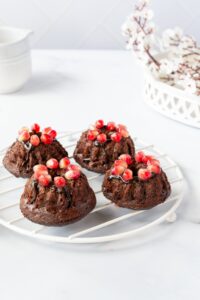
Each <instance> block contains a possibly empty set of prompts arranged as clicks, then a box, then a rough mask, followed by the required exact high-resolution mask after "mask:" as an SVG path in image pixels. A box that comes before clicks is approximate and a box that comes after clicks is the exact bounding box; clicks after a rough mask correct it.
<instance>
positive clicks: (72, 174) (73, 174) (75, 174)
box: [65, 170, 81, 180]
mask: <svg viewBox="0 0 200 300" xmlns="http://www.w3.org/2000/svg"><path fill="white" fill-rule="evenodd" d="M80 175H81V173H80V171H77V170H69V171H67V172H66V173H65V178H66V179H67V180H72V179H78V178H79V177H80Z"/></svg>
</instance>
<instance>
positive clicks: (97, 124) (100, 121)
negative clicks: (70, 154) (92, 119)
mask: <svg viewBox="0 0 200 300" xmlns="http://www.w3.org/2000/svg"><path fill="white" fill-rule="evenodd" d="M95 126H96V128H98V129H101V128H102V127H103V126H104V121H103V120H98V121H96V123H95Z"/></svg>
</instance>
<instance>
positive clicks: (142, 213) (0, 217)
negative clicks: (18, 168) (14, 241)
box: [0, 131, 183, 243]
mask: <svg viewBox="0 0 200 300" xmlns="http://www.w3.org/2000/svg"><path fill="white" fill-rule="evenodd" d="M79 135H80V131H79V132H63V133H60V134H59V137H58V140H60V141H61V142H62V143H63V145H64V146H65V148H66V149H67V151H68V153H69V155H70V156H71V159H72V160H73V157H72V154H73V150H74V147H75V145H76V142H77V139H78V138H79ZM134 141H135V145H136V149H137V151H138V150H144V151H145V152H148V153H149V154H153V155H154V156H156V157H157V158H158V159H159V160H160V162H161V165H162V168H163V169H164V171H165V172H166V173H167V176H168V178H169V181H170V184H171V187H172V193H171V196H170V197H169V198H168V199H167V200H166V202H165V203H163V204H160V205H158V206H156V207H154V208H152V209H150V210H139V211H133V210H128V209H124V208H119V207H117V206H116V205H114V204H113V203H112V202H110V201H108V200H107V199H106V198H105V197H104V196H103V194H102V192H101V184H102V178H103V177H102V176H103V175H100V174H96V173H92V172H89V171H87V170H84V169H83V172H84V173H85V174H86V176H87V178H88V180H89V183H90V185H91V187H92V188H93V189H94V191H95V193H96V197H97V206H96V208H95V209H94V210H93V211H92V212H91V213H90V214H89V215H88V216H86V217H85V218H84V219H82V220H81V221H79V222H77V223H74V224H71V225H67V226H63V227H46V226H41V225H38V224H35V223H32V222H30V221H29V220H27V219H26V218H24V216H23V215H22V214H21V212H20V209H19V200H20V195H21V193H22V191H23V188H24V184H25V180H24V179H17V178H15V177H14V176H12V175H11V174H9V173H8V172H7V171H6V170H5V169H4V167H3V165H2V158H3V156H4V154H5V151H6V149H3V150H1V151H0V224H1V225H3V226H5V227H7V228H9V229H11V230H13V231H15V232H18V233H20V234H23V235H26V236H29V237H32V238H36V239H41V240H47V241H52V242H60V243H100V242H107V241H113V240H119V239H122V238H127V237H130V236H133V235H135V234H138V233H141V232H144V231H145V230H147V229H150V228H152V227H153V226H155V225H158V224H159V223H161V222H164V221H167V222H174V221H175V220H176V209H177V208H178V206H179V205H180V203H181V201H182V198H183V176H182V173H181V171H180V169H179V167H178V166H177V164H176V163H175V162H174V161H173V160H171V159H170V158H169V157H168V156H167V155H166V154H164V153H162V152H160V151H159V150H158V149H157V148H156V147H155V146H154V145H151V144H147V143H145V142H143V141H142V140H140V139H139V138H136V137H135V138H134Z"/></svg>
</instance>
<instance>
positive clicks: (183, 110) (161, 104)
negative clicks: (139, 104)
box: [144, 70, 200, 128]
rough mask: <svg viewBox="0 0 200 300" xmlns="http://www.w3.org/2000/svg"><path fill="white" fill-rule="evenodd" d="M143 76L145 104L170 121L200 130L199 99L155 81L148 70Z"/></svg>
mask: <svg viewBox="0 0 200 300" xmlns="http://www.w3.org/2000/svg"><path fill="white" fill-rule="evenodd" d="M144 74H145V89H144V93H145V95H144V99H145V102H146V103H147V104H149V105H150V106H151V107H153V108H154V109H155V110H157V111H158V112H160V113H161V114H163V115H165V116H167V117H169V118H171V119H174V120H176V121H179V122H182V123H184V124H186V125H190V126H194V127H198V128H200V97H198V96H195V95H190V94H189V93H187V92H185V91H182V90H179V89H178V88H175V87H173V86H170V85H167V84H165V83H163V82H160V81H158V80H156V79H155V78H154V77H153V76H152V75H151V74H150V72H149V71H148V70H146V71H145V72H144Z"/></svg>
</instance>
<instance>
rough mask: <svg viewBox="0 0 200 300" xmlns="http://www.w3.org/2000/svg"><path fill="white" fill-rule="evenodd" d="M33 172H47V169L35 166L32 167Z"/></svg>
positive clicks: (42, 166) (43, 166)
mask: <svg viewBox="0 0 200 300" xmlns="http://www.w3.org/2000/svg"><path fill="white" fill-rule="evenodd" d="M33 171H34V172H42V171H48V169H47V167H46V166H45V165H35V166H34V167H33Z"/></svg>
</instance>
